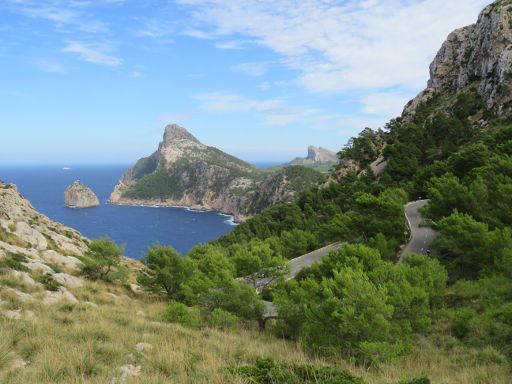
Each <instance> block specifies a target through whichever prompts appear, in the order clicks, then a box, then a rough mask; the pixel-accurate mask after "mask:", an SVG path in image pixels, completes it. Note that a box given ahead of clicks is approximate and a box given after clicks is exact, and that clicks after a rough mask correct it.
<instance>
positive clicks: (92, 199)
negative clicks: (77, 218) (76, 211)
mask: <svg viewBox="0 0 512 384" xmlns="http://www.w3.org/2000/svg"><path fill="white" fill-rule="evenodd" d="M64 203H65V204H66V206H68V207H70V208H90V207H97V206H98V205H100V201H99V200H98V196H96V194H95V193H94V192H93V191H92V190H91V189H90V188H89V187H88V186H87V185H85V184H84V183H82V182H81V181H80V180H77V181H75V182H74V183H73V184H71V185H70V186H69V187H68V188H67V189H66V190H65V191H64Z"/></svg>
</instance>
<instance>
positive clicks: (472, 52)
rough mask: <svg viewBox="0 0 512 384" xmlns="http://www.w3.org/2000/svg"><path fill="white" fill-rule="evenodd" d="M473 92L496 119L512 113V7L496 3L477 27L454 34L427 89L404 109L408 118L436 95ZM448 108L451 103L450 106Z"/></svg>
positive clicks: (432, 71) (504, 1)
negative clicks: (471, 90)
mask: <svg viewBox="0 0 512 384" xmlns="http://www.w3.org/2000/svg"><path fill="white" fill-rule="evenodd" d="M469 88H471V89H473V90H474V91H476V92H477V94H478V95H479V96H480V98H481V100H482V102H483V104H484V107H485V109H487V110H489V111H492V112H493V113H494V114H496V115H497V116H503V115H505V114H507V113H510V112H511V111H512V4H511V3H510V1H508V0H500V1H495V2H494V3H492V4H490V5H489V6H487V7H486V8H485V9H484V10H483V11H482V12H481V14H480V16H479V17H478V21H477V22H476V24H473V25H469V26H467V27H464V28H460V29H457V30H456V31H454V32H452V33H451V34H450V35H449V36H448V38H447V39H446V41H445V42H444V44H443V45H442V47H441V49H440V50H439V52H438V53H437V55H436V57H435V59H434V61H433V62H432V64H431V65H430V79H429V81H428V84H427V88H426V89H425V90H424V91H423V92H421V93H420V94H419V95H418V96H417V97H416V98H415V99H413V100H411V101H410V102H409V103H408V104H407V106H406V107H405V109H404V113H403V117H404V118H405V119H409V118H410V117H411V116H412V115H414V113H415V111H416V109H417V108H418V106H419V105H420V104H421V103H423V102H427V101H429V100H431V99H432V98H434V97H435V96H443V97H444V99H445V104H447V103H446V100H449V98H450V96H453V95H457V94H459V93H461V92H464V91H466V90H468V89H469ZM448 105H449V103H448Z"/></svg>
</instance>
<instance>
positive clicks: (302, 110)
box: [194, 92, 320, 125]
mask: <svg viewBox="0 0 512 384" xmlns="http://www.w3.org/2000/svg"><path fill="white" fill-rule="evenodd" d="M194 98H195V99H196V100H198V101H200V102H201V108H202V109H203V110H206V111H209V112H228V113H234V112H246V113H251V112H252V113H256V114H257V115H259V116H260V117H261V118H262V119H263V121H264V122H265V123H266V124H268V125H288V124H291V123H295V122H298V121H300V120H303V119H306V118H312V117H313V116H315V115H317V114H318V113H320V111H318V110H316V109H314V108H309V107H304V106H290V105H287V104H286V102H285V101H284V100H280V99H266V100H255V99H248V98H244V97H242V96H240V95H237V94H235V93H225V92H213V93H203V94H199V95H196V96H194Z"/></svg>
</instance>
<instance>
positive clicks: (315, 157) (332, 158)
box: [289, 145, 338, 165]
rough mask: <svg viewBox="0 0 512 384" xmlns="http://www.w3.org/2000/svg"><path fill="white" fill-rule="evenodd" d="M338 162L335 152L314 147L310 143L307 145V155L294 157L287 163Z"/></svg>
mask: <svg viewBox="0 0 512 384" xmlns="http://www.w3.org/2000/svg"><path fill="white" fill-rule="evenodd" d="M336 162H338V156H337V155H336V152H334V151H331V150H330V149H326V148H322V147H315V146H313V145H310V146H309V147H308V156H307V157H296V158H295V159H294V160H292V161H291V162H290V163H289V165H308V164H334V163H336Z"/></svg>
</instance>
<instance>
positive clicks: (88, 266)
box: [82, 237, 124, 280]
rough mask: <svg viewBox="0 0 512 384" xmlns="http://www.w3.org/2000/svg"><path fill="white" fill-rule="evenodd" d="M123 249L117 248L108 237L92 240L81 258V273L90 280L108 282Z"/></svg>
mask: <svg viewBox="0 0 512 384" xmlns="http://www.w3.org/2000/svg"><path fill="white" fill-rule="evenodd" d="M123 252H124V247H119V246H118V245H117V244H116V243H115V242H114V241H113V240H111V239H109V238H108V237H102V238H99V239H96V240H92V241H91V243H90V244H89V249H88V250H87V252H86V253H85V256H84V257H83V258H82V262H83V266H82V272H83V273H84V274H85V275H87V276H88V277H90V278H93V279H102V280H109V279H110V276H109V274H110V273H111V272H113V271H114V270H115V269H116V268H117V267H119V264H120V262H121V255H122V254H123Z"/></svg>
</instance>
